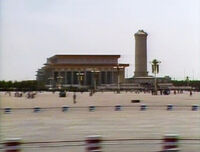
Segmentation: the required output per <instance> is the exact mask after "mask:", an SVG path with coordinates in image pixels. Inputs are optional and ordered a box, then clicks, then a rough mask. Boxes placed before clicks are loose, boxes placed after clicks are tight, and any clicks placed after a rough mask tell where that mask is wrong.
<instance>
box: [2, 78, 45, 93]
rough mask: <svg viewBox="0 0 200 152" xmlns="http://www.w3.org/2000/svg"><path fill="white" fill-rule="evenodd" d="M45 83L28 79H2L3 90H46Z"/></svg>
mask: <svg viewBox="0 0 200 152" xmlns="http://www.w3.org/2000/svg"><path fill="white" fill-rule="evenodd" d="M44 89H45V85H44V84H43V83H41V82H38V81H36V80H26V81H4V80H3V81H0V90H1V91H14V90H16V91H17V90H18V91H29V90H30V91H35V90H44Z"/></svg>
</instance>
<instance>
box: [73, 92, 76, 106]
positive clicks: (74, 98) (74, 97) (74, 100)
mask: <svg viewBox="0 0 200 152" xmlns="http://www.w3.org/2000/svg"><path fill="white" fill-rule="evenodd" d="M73 102H74V104H75V103H76V93H75V92H74V95H73Z"/></svg>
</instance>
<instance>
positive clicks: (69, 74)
mask: <svg viewBox="0 0 200 152" xmlns="http://www.w3.org/2000/svg"><path fill="white" fill-rule="evenodd" d="M71 82H72V72H70V71H68V72H67V84H72V83H71Z"/></svg>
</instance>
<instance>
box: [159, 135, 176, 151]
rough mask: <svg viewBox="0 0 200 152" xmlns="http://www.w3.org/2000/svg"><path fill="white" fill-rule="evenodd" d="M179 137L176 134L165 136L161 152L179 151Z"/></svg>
mask: <svg viewBox="0 0 200 152" xmlns="http://www.w3.org/2000/svg"><path fill="white" fill-rule="evenodd" d="M178 142H179V136H178V135H176V134H166V135H165V136H164V139H163V152H165V151H169V152H171V151H173V152H175V151H179V145H178Z"/></svg>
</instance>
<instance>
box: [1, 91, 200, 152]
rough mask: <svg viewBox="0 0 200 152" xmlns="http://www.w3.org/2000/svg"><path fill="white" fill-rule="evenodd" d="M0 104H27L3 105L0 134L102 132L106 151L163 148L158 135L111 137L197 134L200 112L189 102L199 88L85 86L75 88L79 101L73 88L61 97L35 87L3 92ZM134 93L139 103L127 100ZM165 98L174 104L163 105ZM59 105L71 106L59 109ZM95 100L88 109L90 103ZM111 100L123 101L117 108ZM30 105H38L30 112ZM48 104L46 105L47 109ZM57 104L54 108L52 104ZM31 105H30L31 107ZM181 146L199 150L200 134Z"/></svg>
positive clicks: (56, 136) (56, 151) (38, 137)
mask: <svg viewBox="0 0 200 152" xmlns="http://www.w3.org/2000/svg"><path fill="white" fill-rule="evenodd" d="M0 94H1V107H2V108H6V107H10V108H25V109H15V110H11V112H10V113H9V114H5V113H4V112H3V110H2V111H1V126H0V127H1V128H0V129H1V136H2V137H3V139H6V138H21V139H22V141H23V142H45V141H78V140H80V141H82V140H84V139H85V137H86V136H88V135H96V134H98V135H101V136H102V137H103V139H113V141H107V142H104V143H103V145H102V147H103V150H104V151H105V152H110V151H115V152H122V151H123V152H133V151H134V150H136V151H137V152H154V151H159V150H161V147H162V145H161V144H160V143H161V142H162V141H160V140H155V141H154V140H153V141H133V140H127V141H116V140H115V139H161V138H162V137H163V135H164V134H168V133H170V134H171V133H173V134H179V135H180V138H182V139H186V138H187V139H200V112H199V111H192V110H191V106H192V105H193V104H197V105H199V104H200V93H197V92H195V93H193V95H192V96H190V95H189V92H184V93H183V94H176V95H174V94H171V95H167V96H164V95H162V96H161V95H158V96H152V95H151V94H149V93H146V94H144V93H140V94H136V93H134V92H127V93H126V92H121V93H120V94H116V93H113V92H103V93H102V92H97V93H95V94H94V95H93V96H89V93H88V92H85V93H82V94H81V93H76V95H77V103H76V104H74V103H73V93H67V97H65V98H59V94H58V92H56V93H54V94H53V93H51V92H41V93H37V95H36V96H35V98H34V99H27V98H26V97H24V96H23V97H21V98H19V97H14V93H12V95H11V96H9V95H8V94H7V95H5V93H3V92H1V93H0ZM133 99H138V100H140V101H141V102H140V103H131V100H133ZM141 104H146V105H147V106H148V108H147V110H145V111H141V110H140V105H141ZM167 104H173V105H175V106H174V109H173V110H171V111H167V110H166V105H167ZM63 105H66V106H69V107H70V108H69V109H68V111H66V112H62V109H61V107H62V106H63ZM91 105H94V106H97V107H96V110H95V111H93V112H90V111H89V110H88V106H91ZM115 105H122V109H121V111H115V110H114V109H115V107H114V106H115ZM33 107H41V108H43V109H41V111H40V112H37V113H34V112H33V109H31V108H33ZM47 107H48V109H46V108H47ZM55 107H56V108H55ZM29 108H30V109H29ZM25 146H27V147H26V148H24V149H23V152H33V151H39V152H40V151H41V152H43V151H44V152H46V151H48V152H50V151H51V152H63V151H65V150H66V151H70V152H79V151H83V152H84V149H85V145H84V143H83V142H80V143H79V142H77V143H76V142H75V143H74V142H72V143H70V142H67V143H56V144H55V143H54V144H51V148H49V147H48V146H49V144H42V145H41V144H39V145H38V144H36V145H33V144H30V145H25ZM180 147H181V148H182V151H183V152H199V149H200V140H194V141H190V140H188V141H187V140H186V141H181V143H180Z"/></svg>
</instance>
